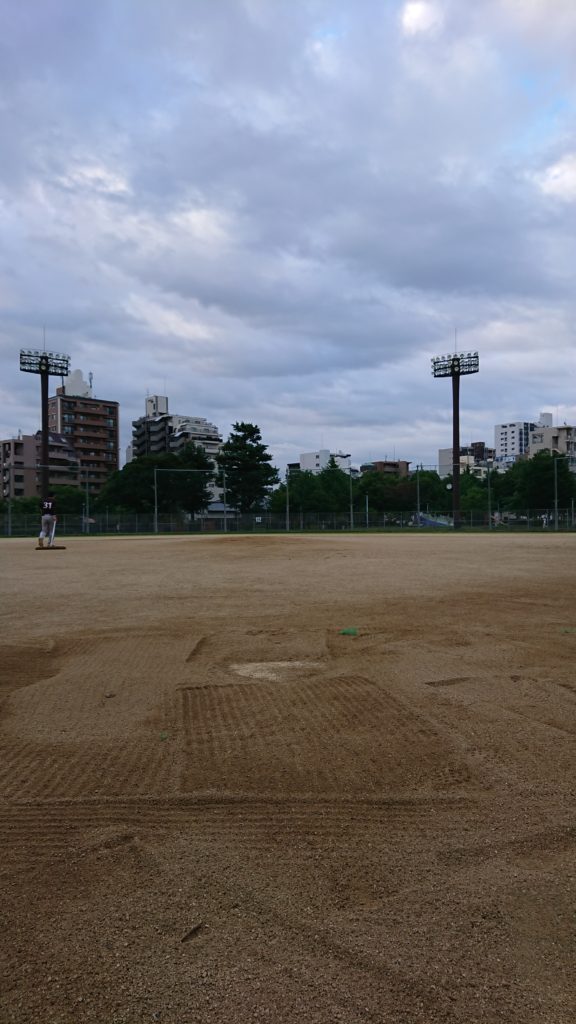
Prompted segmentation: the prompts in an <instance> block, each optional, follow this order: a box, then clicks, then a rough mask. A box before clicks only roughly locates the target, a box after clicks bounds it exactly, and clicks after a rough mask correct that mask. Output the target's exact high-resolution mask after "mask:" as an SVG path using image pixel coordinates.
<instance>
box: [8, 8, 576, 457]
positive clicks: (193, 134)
mask: <svg viewBox="0 0 576 1024" xmlns="http://www.w3.org/2000/svg"><path fill="white" fill-rule="evenodd" d="M0 10H1V11H2V32H1V33H0V131H1V138H2V158H1V160H0V228H1V237H2V245H1V248H0V355H1V361H2V362H1V365H2V375H1V380H0V437H9V436H11V435H13V434H15V433H16V432H17V431H18V429H21V430H22V431H24V432H26V433H28V432H32V431H34V430H36V429H38V427H39V419H40V416H39V391H40V389H39V386H38V382H37V380H35V379H34V378H33V377H31V376H30V375H28V374H22V373H20V371H19V369H18V353H19V349H20V348H21V347H32V348H41V347H42V331H43V326H44V325H45V327H46V333H47V347H48V348H49V349H52V350H55V351H62V352H67V353H69V354H70V356H71V361H72V367H73V368H80V369H82V370H83V371H84V373H85V375H87V373H88V372H89V371H92V372H93V374H94V389H95V393H96V395H97V396H99V397H103V398H108V399H116V400H117V401H119V402H120V405H121V421H122V445H123V448H124V447H125V445H126V444H127V443H128V441H129V439H130V433H131V420H132V419H134V418H136V417H137V416H139V415H142V413H143V411H144V398H145V395H146V392H147V391H148V392H149V393H151V394H167V395H168V396H169V400H170V409H171V411H172V412H175V413H190V414H192V415H200V416H206V417H207V418H208V419H209V420H211V421H212V422H214V423H216V424H217V425H218V426H219V428H220V429H221V431H222V432H223V433H224V435H226V434H227V433H228V431H229V429H230V426H231V424H232V422H233V421H235V420H238V419H240V420H249V421H251V422H256V423H258V424H259V425H260V427H261V429H262V433H263V436H264V440H265V441H266V443H268V444H269V446H270V448H271V450H272V452H273V454H274V457H275V461H276V464H277V465H278V466H279V468H280V469H281V470H283V469H284V466H285V464H286V462H287V461H289V460H292V459H293V458H296V457H297V456H298V453H299V452H301V451H309V450H313V449H315V448H318V447H330V448H332V449H333V450H336V449H339V448H341V449H343V450H345V451H350V452H351V453H352V455H353V461H354V463H355V464H358V463H360V462H361V461H363V460H366V459H375V458H382V457H386V456H390V457H391V456H393V455H394V454H395V455H396V457H398V458H405V459H409V460H411V461H412V462H423V463H424V464H431V463H435V462H436V459H437V449H438V447H444V446H449V445H450V443H451V426H450V423H451V410H450V385H449V382H448V381H441V380H438V381H435V380H433V378H432V377H431V374H430V358H431V357H432V356H433V355H435V354H438V353H443V352H446V351H449V350H451V349H452V348H453V347H454V331H455V328H457V329H458V348H460V349H478V351H479V353H480V373H479V374H478V375H477V376H474V377H470V378H469V379H467V380H465V381H464V382H463V385H462V440H463V442H469V441H472V440H486V441H488V442H490V443H491V442H492V439H493V426H494V424H495V423H497V422H501V421H504V422H506V421H508V420H511V419H531V418H534V417H537V415H538V413H539V412H540V411H541V410H546V411H552V412H553V414H554V417H555V419H557V420H558V421H559V422H563V421H566V422H570V423H574V422H576V395H575V394H574V387H573V384H574V380H575V374H576V345H575V337H574V336H575V328H576V288H575V284H574V267H575V266H576V242H575V239H576V133H575V128H576V59H575V58H576V4H574V2H573V0H475V2H474V3H463V2H462V0H407V2H400V0H354V3H351V2H350V0H163V2H162V3H159V2H158V0H99V2H98V3H97V4H90V3H88V2H83V0H21V2H20V3H19V4H14V3H13V2H12V0H0ZM57 383H58V381H54V384H55V385H56V384H57Z"/></svg>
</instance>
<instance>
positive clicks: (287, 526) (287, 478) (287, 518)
mask: <svg viewBox="0 0 576 1024" xmlns="http://www.w3.org/2000/svg"><path fill="white" fill-rule="evenodd" d="M289 479H290V470H289V469H288V466H286V533H288V532H289V530H290V486H289V483H288V481H289Z"/></svg>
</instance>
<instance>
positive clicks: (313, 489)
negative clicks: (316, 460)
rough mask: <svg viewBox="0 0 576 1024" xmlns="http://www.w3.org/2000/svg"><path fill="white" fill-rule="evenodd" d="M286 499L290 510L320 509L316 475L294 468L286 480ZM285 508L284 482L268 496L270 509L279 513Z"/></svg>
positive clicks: (313, 510) (316, 510) (309, 510)
mask: <svg viewBox="0 0 576 1024" xmlns="http://www.w3.org/2000/svg"><path fill="white" fill-rule="evenodd" d="M288 492H289V493H288V499H289V503H290V509H291V511H292V512H318V511H321V508H322V502H321V498H320V496H319V486H318V477H317V476H316V475H315V474H314V473H311V472H310V470H307V469H306V470H294V471H293V472H292V473H290V478H289V481H288ZM285 510H286V484H285V483H281V484H280V486H279V487H277V488H276V490H275V491H274V493H273V494H272V496H271V498H270V511H271V512H276V513H281V512H284V511H285Z"/></svg>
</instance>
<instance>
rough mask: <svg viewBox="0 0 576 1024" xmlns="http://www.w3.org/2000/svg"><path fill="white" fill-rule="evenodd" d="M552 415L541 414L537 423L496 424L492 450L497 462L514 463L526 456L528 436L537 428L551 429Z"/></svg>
mask: <svg viewBox="0 0 576 1024" xmlns="http://www.w3.org/2000/svg"><path fill="white" fill-rule="evenodd" d="M551 426H552V413H549V412H541V413H540V417H539V419H538V422H537V423H531V422H529V421H528V420H516V421H514V422H513V423H497V424H496V426H495V427H494V449H495V452H496V456H495V457H496V460H497V461H498V462H516V460H517V459H519V458H522V457H525V456H527V455H528V449H529V447H530V434H531V433H532V431H533V430H536V429H537V428H538V427H551Z"/></svg>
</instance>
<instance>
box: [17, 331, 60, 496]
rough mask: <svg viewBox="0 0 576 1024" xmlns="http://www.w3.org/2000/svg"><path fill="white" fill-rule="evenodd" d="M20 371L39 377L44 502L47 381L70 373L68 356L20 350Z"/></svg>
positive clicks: (47, 460)
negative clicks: (35, 374)
mask: <svg viewBox="0 0 576 1024" xmlns="http://www.w3.org/2000/svg"><path fill="white" fill-rule="evenodd" d="M20 369H21V370H22V372H23V373H37V374H39V375H40V395H41V404H42V448H41V454H40V473H41V481H42V486H41V491H42V499H43V500H46V498H47V497H48V494H49V491H50V455H49V450H48V379H49V377H67V376H68V374H69V372H70V356H66V355H62V353H60V352H40V351H37V350H36V349H30V348H22V349H20Z"/></svg>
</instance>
